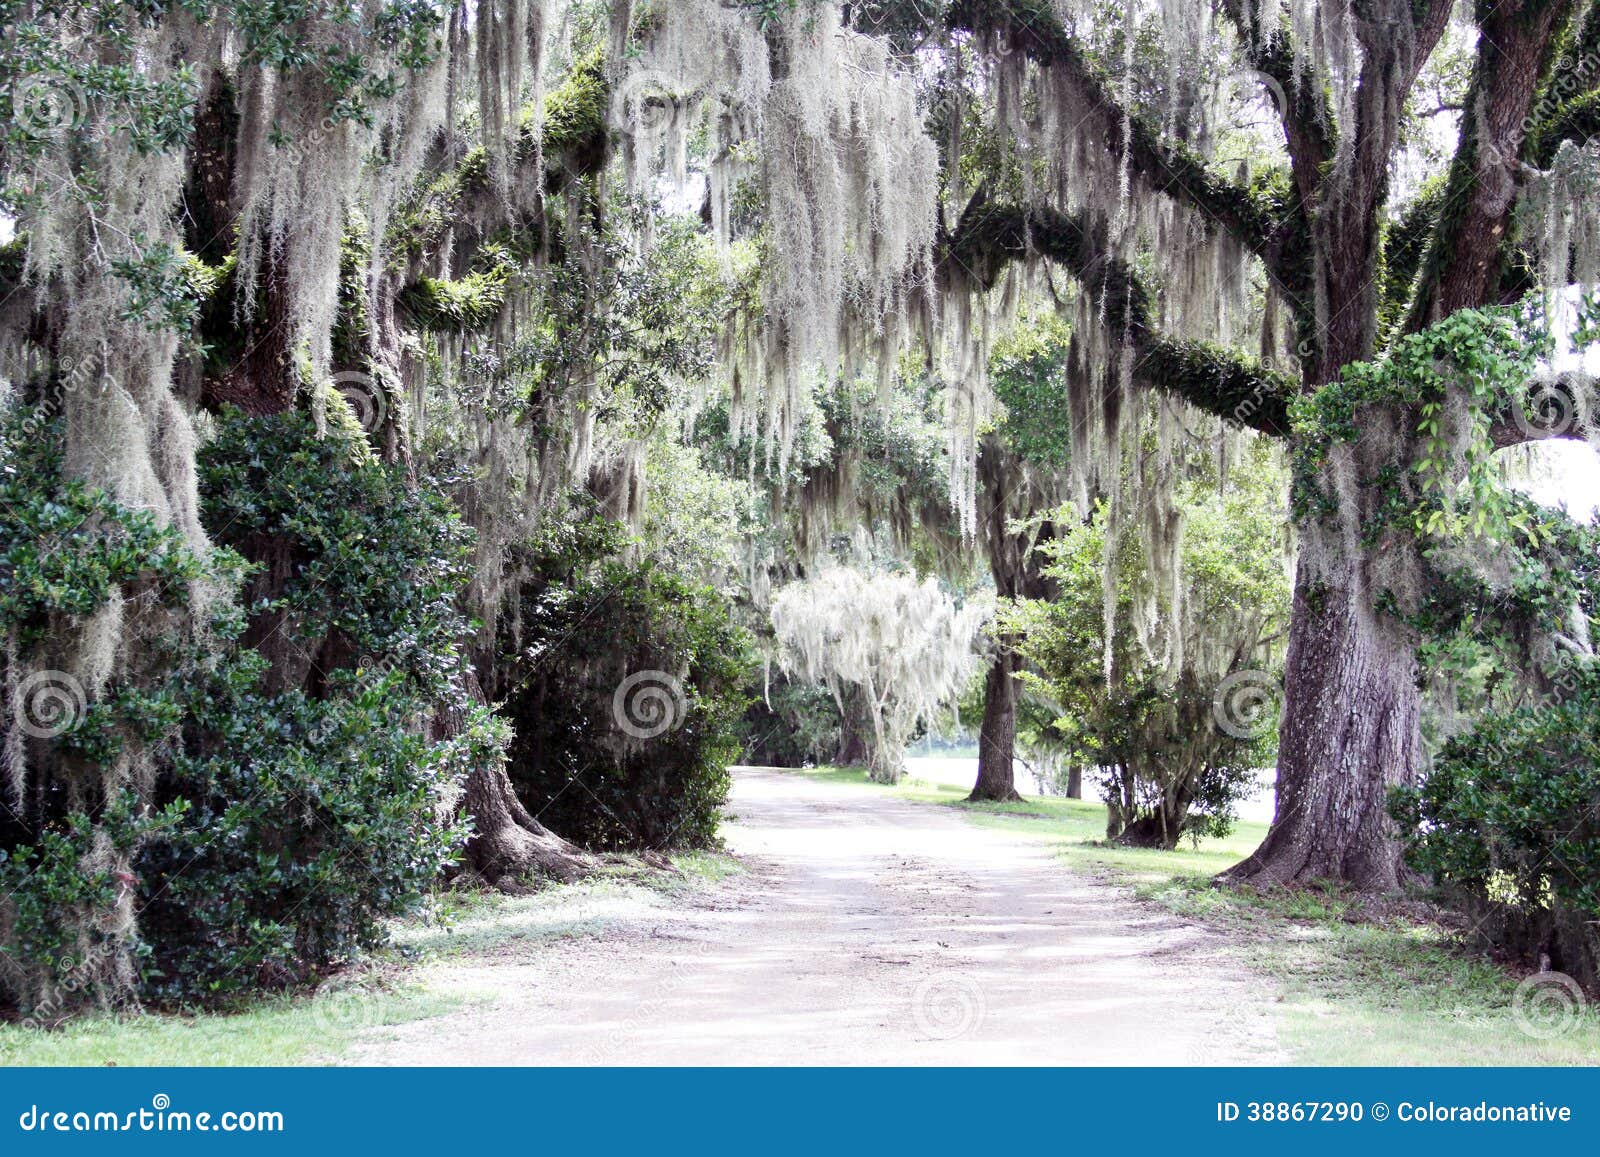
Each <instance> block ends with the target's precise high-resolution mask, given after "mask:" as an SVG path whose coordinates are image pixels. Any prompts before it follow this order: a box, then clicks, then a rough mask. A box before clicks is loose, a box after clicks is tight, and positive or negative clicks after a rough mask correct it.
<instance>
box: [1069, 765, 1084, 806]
mask: <svg viewBox="0 0 1600 1157" xmlns="http://www.w3.org/2000/svg"><path fill="white" fill-rule="evenodd" d="M1067 798H1068V799H1082V798H1083V767H1082V766H1081V765H1079V764H1076V763H1075V764H1073V765H1072V766H1071V767H1070V768H1068V769H1067Z"/></svg>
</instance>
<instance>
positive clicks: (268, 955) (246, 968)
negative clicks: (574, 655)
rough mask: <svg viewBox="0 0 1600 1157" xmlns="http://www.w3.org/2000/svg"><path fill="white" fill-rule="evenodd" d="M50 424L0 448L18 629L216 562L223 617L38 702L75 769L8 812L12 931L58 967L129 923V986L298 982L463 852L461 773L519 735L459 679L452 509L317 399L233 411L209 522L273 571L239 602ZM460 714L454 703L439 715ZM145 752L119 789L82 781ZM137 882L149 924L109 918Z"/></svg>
mask: <svg viewBox="0 0 1600 1157" xmlns="http://www.w3.org/2000/svg"><path fill="white" fill-rule="evenodd" d="M52 444H53V443H52V440H51V439H50V438H48V437H44V438H39V439H36V440H34V441H33V442H32V443H29V444H28V445H14V446H12V447H11V448H12V449H14V450H15V453H12V454H10V455H8V456H7V458H6V474H5V480H6V481H5V484H6V485H7V487H9V488H12V489H14V490H15V493H9V491H8V496H9V497H14V498H16V499H17V502H16V504H15V505H11V504H9V503H8V504H6V507H5V508H6V510H7V511H8V516H7V518H6V519H5V521H4V523H3V527H4V529H3V534H4V536H5V538H4V546H5V549H4V553H3V557H4V559H5V562H4V564H3V565H4V570H5V578H6V580H7V581H6V583H5V584H4V586H5V591H6V603H5V616H6V617H5V621H4V623H3V626H4V628H5V629H6V631H7V633H8V634H9V636H10V638H11V639H12V643H11V646H12V647H13V648H21V647H29V646H34V647H39V646H46V645H47V643H48V634H47V627H48V624H49V623H50V622H51V620H52V616H56V615H62V614H71V615H74V616H87V615H91V614H93V613H95V612H96V611H97V610H99V609H100V608H101V607H103V606H105V605H106V604H107V601H108V600H109V599H110V598H112V597H113V595H115V596H116V597H119V598H121V599H123V600H126V601H128V602H130V603H134V604H137V603H139V602H144V601H149V600H155V602H156V603H157V605H159V603H160V601H161V600H168V601H172V602H174V603H177V602H180V601H182V600H184V599H188V598H194V597H200V596H198V595H197V594H196V593H195V585H194V584H196V583H199V582H202V581H206V582H210V583H212V584H214V593H213V594H212V595H210V596H209V597H211V598H213V599H215V614H214V616H213V625H212V633H211V634H210V635H209V636H208V637H206V638H203V639H197V638H171V639H162V638H160V637H155V638H152V640H151V653H150V655H149V656H148V657H147V658H146V663H147V665H148V668H149V671H148V674H147V673H146V671H145V670H143V669H142V668H141V667H134V668H132V669H130V670H129V671H128V672H127V673H126V674H124V675H123V676H122V678H121V679H119V680H118V682H117V683H116V684H114V685H111V686H107V687H106V688H104V689H103V690H100V691H99V693H98V694H94V692H95V691H96V690H97V689H95V688H93V687H92V686H90V687H87V688H85V687H83V686H81V685H80V686H79V687H78V688H77V691H78V694H79V696H80V697H82V698H85V699H87V703H84V704H81V705H80V706H79V707H78V708H77V709H74V710H72V711H71V712H70V713H69V714H68V715H66V716H64V717H63V718H62V720H61V722H60V733H59V734H52V733H51V732H52V731H54V730H55V728H54V727H47V726H46V724H49V723H51V721H50V720H36V721H35V724H36V726H35V727H34V728H33V733H32V735H31V736H29V737H27V738H26V739H25V740H24V742H25V743H26V744H27V745H28V746H29V747H30V748H31V749H32V750H31V751H28V752H27V754H28V755H29V756H30V757H31V758H35V759H39V758H53V759H57V760H61V761H63V762H62V766H64V767H67V768H79V769H82V770H80V771H78V772H77V773H76V774H77V777H78V781H79V782H80V783H82V784H83V785H84V786H83V787H82V788H81V789H80V790H79V791H78V792H77V793H76V794H77V798H76V799H73V798H70V797H68V798H63V799H59V800H39V801H29V804H30V805H31V806H25V807H21V808H19V809H18V810H17V811H12V810H10V809H8V811H7V815H8V824H7V829H6V832H5V837H6V839H5V844H4V846H3V847H0V878H3V881H4V883H5V885H6V891H7V892H8V894H9V895H10V901H9V903H10V904H11V905H12V906H13V909H14V913H15V918H14V922H13V925H12V928H13V931H12V933H11V942H10V943H8V945H7V951H8V952H9V953H12V954H15V955H16V956H18V957H19V958H21V959H23V960H25V961H28V962H31V963H33V964H38V965H42V966H43V967H45V968H46V969H47V970H49V971H51V972H53V974H54V981H53V982H52V984H51V987H64V986H68V985H81V984H82V981H81V980H80V979H77V977H76V974H78V973H80V972H82V973H84V974H85V975H93V973H94V970H93V968H86V967H85V961H92V959H93V958H94V957H95V956H96V954H104V945H106V944H115V943H118V942H119V941H121V940H123V939H125V938H127V937H136V938H137V942H136V944H135V955H136V959H138V960H140V961H142V965H141V967H142V969H143V977H142V981H141V983H140V985H139V990H140V991H141V992H142V993H143V994H144V995H145V996H147V997H151V998H156V999H161V1000H173V1001H180V1000H181V1001H188V1000H205V999H215V998H218V997H222V996H226V995H228V994H230V993H232V992H235V991H240V990H250V989H255V988H259V987H277V986H281V985H283V984H286V983H290V982H293V981H298V980H302V979H304V978H306V977H308V976H311V975H314V974H315V973H316V972H318V971H320V970H322V969H325V968H326V967H328V966H329V965H330V964H333V963H336V962H338V961H340V960H344V959H348V958H349V957H350V955H351V954H352V953H353V952H354V951H355V950H357V949H359V948H362V947H368V946H371V945H372V944H374V943H376V942H378V941H379V940H380V939H381V937H382V922H383V920H384V919H385V918H386V917H388V916H390V915H393V914H395V913H397V912H400V911H404V910H405V909H407V908H408V907H410V906H413V905H414V904H415V903H416V902H417V901H418V900H419V898H420V897H421V895H422V894H423V892H424V891H425V890H426V889H427V888H428V887H429V886H430V885H431V884H432V883H433V881H434V880H436V879H437V878H438V876H439V874H440V872H441V871H443V870H444V869H445V867H446V866H447V865H448V864H450V863H451V862H452V861H453V859H454V858H455V856H456V854H457V851H458V849H459V846H460V842H461V839H462V838H463V836H464V834H465V833H464V830H463V829H462V828H461V826H460V824H459V821H458V820H457V819H456V817H455V798H456V795H457V792H458V789H459V785H460V783H461V781H462V780H463V779H464V777H465V776H466V774H467V773H468V772H469V771H470V770H471V768H472V767H473V766H475V765H476V764H477V763H478V762H480V761H483V760H490V759H494V758H497V757H498V751H499V749H500V748H501V747H503V745H504V742H505V736H504V733H503V728H502V727H501V726H500V725H497V724H496V723H494V722H493V721H492V720H491V719H490V718H489V717H488V716H487V714H486V713H485V712H483V711H482V710H471V709H470V708H469V705H468V704H467V703H466V702H465V700H464V698H463V688H462V675H463V666H462V662H463V661H462V656H461V651H460V645H461V643H462V641H463V639H464V637H465V635H466V626H467V625H466V623H465V622H464V621H463V620H462V619H461V617H460V614H459V612H458V611H457V610H456V598H457V595H458V593H459V590H460V587H461V585H462V583H463V582H464V581H465V570H464V562H465V557H466V554H465V552H466V549H467V546H468V543H469V538H468V536H467V535H466V533H465V532H464V531H463V530H462V528H461V526H460V523H459V519H458V518H457V517H456V516H455V515H454V514H453V512H452V511H451V510H450V508H449V507H448V505H447V504H446V503H445V502H444V500H443V499H442V498H441V497H440V496H439V495H438V494H437V493H435V492H433V491H431V490H429V489H427V488H425V487H423V488H413V487H409V486H408V485H407V484H406V481H405V478H404V474H403V472H402V471H400V470H398V469H396V468H393V467H387V466H381V465H378V464H375V463H371V462H366V463H361V464H356V463H353V462H352V461H351V455H350V453H349V446H348V444H346V443H342V442H341V441H340V440H339V439H337V438H319V437H318V436H317V435H316V433H315V431H314V429H313V426H312V423H311V420H310V417H309V416H308V415H289V416H285V417H281V418H275V419H259V420H246V419H244V418H243V417H241V416H238V415H230V416H228V417H227V419H226V420H225V421H224V423H223V425H222V430H221V433H220V435H219V436H218V437H217V438H216V439H215V440H214V441H213V442H212V443H211V444H210V445H209V446H208V447H207V448H206V450H205V452H204V454H203V456H202V463H203V487H204V490H203V498H204V512H205V517H206V521H207V523H208V525H209V526H210V528H211V530H212V533H213V535H214V537H215V538H216V540H217V541H219V542H223V543H230V544H232V545H233V546H237V547H238V548H239V551H240V552H241V553H243V554H245V555H252V554H257V553H260V552H261V550H262V549H263V544H267V543H270V544H271V550H270V554H271V558H270V561H271V563H272V564H273V566H272V567H269V568H267V569H268V570H271V571H273V572H274V573H271V574H268V573H267V571H263V570H258V571H257V572H256V573H255V574H254V575H253V576H252V577H251V578H249V579H248V580H247V589H249V590H253V591H255V592H256V597H255V598H254V599H253V600H252V601H251V603H250V604H249V607H248V611H249V613H248V616H243V615H241V614H239V613H238V612H237V611H235V610H234V609H233V608H234V604H233V603H232V601H231V597H230V596H231V591H232V589H233V586H232V585H229V582H228V580H230V579H231V580H232V583H233V584H236V583H237V578H236V577H234V576H235V574H236V571H237V569H238V556H237V555H235V554H234V553H233V552H232V551H231V550H227V549H220V550H218V551H216V552H214V553H213V556H212V557H210V558H206V559H202V558H200V557H198V556H196V555H195V554H194V553H193V552H192V551H189V550H187V549H185V548H184V547H182V546H181V544H180V543H179V542H178V541H177V540H176V536H175V534H173V533H172V532H169V531H162V530H159V529H157V528H156V527H154V525H153V524H152V523H151V521H150V519H149V516H148V515H146V514H143V513H141V512H133V511H126V510H123V509H121V508H119V507H117V506H116V505H115V504H114V503H112V502H111V501H110V500H109V499H108V498H107V497H106V496H105V495H104V494H101V493H97V492H91V491H87V490H85V489H83V488H82V487H79V486H75V485H70V484H61V483H59V482H57V481H53V479H54V478H55V477H56V475H55V474H54V470H55V456H54V454H53V453H52V452H51V450H50V447H51V445H52ZM255 561H256V562H258V563H259V562H260V561H261V560H259V559H257V560H255ZM219 568H225V569H219ZM153 621H154V622H159V621H160V620H159V619H157V620H153ZM266 651H272V652H274V653H281V652H284V651H288V652H290V653H295V654H301V655H303V656H305V659H306V662H307V663H308V664H309V665H310V666H311V667H312V668H314V669H315V677H314V678H310V677H308V678H307V679H305V680H304V681H303V682H304V685H303V686H299V685H296V686H285V685H284V680H283V678H282V669H283V665H282V664H280V665H279V667H278V668H277V673H276V676H275V675H274V668H273V665H272V664H271V663H269V661H268V658H267V657H266V653H265V652H266ZM64 677H65V674H64ZM447 711H454V712H457V713H458V714H459V715H460V716H461V719H460V721H459V722H457V723H456V724H455V725H454V726H452V727H451V728H449V733H448V735H445V734H443V733H442V732H440V731H439V729H438V728H437V727H435V722H436V720H437V719H438V717H439V716H440V715H441V713H443V712H447ZM8 750H9V751H10V754H8V757H7V758H8V762H9V761H10V760H11V759H13V758H16V754H17V751H18V750H19V749H16V748H9V745H8ZM135 758H137V759H139V761H140V764H139V766H141V767H142V768H143V770H142V772H141V773H140V774H139V775H138V776H136V777H135V778H134V779H133V781H132V782H131V784H130V786H129V787H128V788H126V789H123V790H117V791H115V792H114V793H113V794H112V795H111V796H110V798H98V797H97V796H96V794H95V793H94V792H93V791H91V790H90V789H89V785H90V784H91V783H94V782H97V780H98V779H99V776H98V775H95V774H93V773H94V772H96V771H98V770H99V769H106V768H114V767H117V766H123V765H126V764H127V763H128V762H129V761H130V760H133V759H135ZM113 849H114V850H116V851H117V852H119V853H121V854H124V855H127V856H128V857H130V860H129V863H130V867H131V869H132V870H131V871H123V870H119V869H117V868H116V867H115V866H114V858H113V856H112V855H110V854H109V852H110V851H111V850H113ZM130 900H131V901H133V902H134V903H135V905H136V907H137V909H138V911H139V924H138V927H137V930H136V931H135V930H134V928H133V927H132V926H131V922H130V921H127V920H126V919H125V918H124V917H123V916H122V915H121V914H120V912H121V910H122V906H123V905H125V904H126V903H128V902H129V901H130ZM85 926H87V927H90V928H95V927H99V928H101V929H103V935H102V936H100V937H88V938H86V937H85V935H84V933H83V928H84V927H85ZM12 979H13V980H15V978H12ZM90 995H92V994H90ZM38 998H39V992H38V991H37V990H36V991H35V992H34V993H33V1000H34V1003H36V1004H44V1005H46V1006H48V1004H49V1001H48V999H46V1000H43V1001H41V1000H39V999H38Z"/></svg>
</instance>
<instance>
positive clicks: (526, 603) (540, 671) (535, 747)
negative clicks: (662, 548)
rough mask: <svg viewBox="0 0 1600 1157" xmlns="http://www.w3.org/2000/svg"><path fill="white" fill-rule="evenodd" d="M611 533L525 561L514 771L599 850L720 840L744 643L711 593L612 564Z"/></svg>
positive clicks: (618, 543)
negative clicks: (718, 828)
mask: <svg viewBox="0 0 1600 1157" xmlns="http://www.w3.org/2000/svg"><path fill="white" fill-rule="evenodd" d="M622 545H623V540H622V536H621V532H620V528H618V527H617V526H616V525H615V524H611V523H605V522H595V521H590V522H587V523H583V524H580V525H578V526H567V527H564V528H560V529H558V530H556V531H554V532H553V533H552V534H551V535H550V536H547V537H546V538H545V539H544V540H542V541H540V542H538V543H536V544H533V545H532V546H531V547H530V548H529V551H528V554H527V558H526V560H525V562H526V567H527V573H528V574H529V575H530V576H532V577H531V579H530V581H528V582H527V584H526V585H525V586H524V588H523V590H522V592H521V612H522V613H521V623H520V629H521V634H520V637H508V638H507V639H506V644H507V646H506V647H505V648H504V650H505V652H506V655H507V663H508V665H509V670H510V671H511V676H510V677H511V679H512V680H513V686H512V690H511V692H510V694H509V697H508V700H507V703H506V711H507V714H508V716H509V718H510V719H511V722H512V724H513V726H514V728H515V732H516V735H515V738H514V740H513V742H512V747H511V765H510V774H511V779H512V782H513V783H514V784H515V785H516V788H517V790H518V793H519V794H520V795H521V796H522V798H523V802H524V803H525V804H526V806H527V807H528V810H529V811H530V812H532V813H533V814H534V815H535V816H537V817H538V818H539V819H540V820H541V822H543V823H545V824H546V825H548V826H549V827H550V828H551V829H552V830H554V831H555V832H557V833H559V834H560V835H563V836H565V837H567V838H568V839H570V840H574V841H576V842H578V843H581V844H584V845H586V846H589V847H594V848H650V849H657V850H660V849H664V848H669V847H674V846H685V847H693V846H702V845H705V844H708V843H710V842H711V841H712V840H714V838H715V835H716V825H717V815H718V809H719V808H720V806H721V805H722V803H723V801H724V800H725V799H726V797H727V792H728V782H729V781H728V773H727V765H728V763H729V762H731V761H732V760H733V759H734V758H736V757H737V755H738V751H739V743H738V737H737V730H736V728H737V723H738V720H739V717H740V715H741V713H742V712H743V710H744V707H745V702H746V700H745V697H744V694H743V687H744V685H745V680H746V677H747V675H748V672H749V669H750V664H749V660H748V654H747V652H748V642H747V640H746V638H745V636H744V633H743V632H742V631H740V630H738V629H737V628H736V627H734V626H733V625H732V624H731V622H730V621H729V607H728V604H727V601H726V600H725V599H724V598H723V597H722V596H721V595H719V594H718V593H717V592H716V591H714V590H713V589H712V588H710V587H704V586H697V585H695V584H693V583H690V582H688V581H686V580H685V579H683V578H682V577H680V576H677V575H673V574H669V573H667V572H665V571H664V570H663V569H662V568H660V567H658V566H656V565H655V563H653V562H652V561H650V560H648V559H644V560H639V561H630V560H628V559H626V558H625V557H608V556H613V555H614V554H615V552H616V551H617V550H619V549H620V548H621V547H622Z"/></svg>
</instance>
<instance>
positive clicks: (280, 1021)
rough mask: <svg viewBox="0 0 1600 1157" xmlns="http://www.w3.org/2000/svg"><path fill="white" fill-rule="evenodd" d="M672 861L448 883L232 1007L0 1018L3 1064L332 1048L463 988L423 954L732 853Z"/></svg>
mask: <svg viewBox="0 0 1600 1157" xmlns="http://www.w3.org/2000/svg"><path fill="white" fill-rule="evenodd" d="M672 866H673V868H675V869H676V871H675V872H667V871H661V870H659V869H650V868H646V867H644V866H643V865H641V864H639V863H638V862H637V861H629V860H625V859H622V858H613V859H611V860H609V861H608V862H607V864H606V865H605V867H604V868H602V870H601V872H600V873H599V874H598V875H597V876H596V877H595V878H593V879H591V880H588V881H585V882H583V883H581V884H571V885H564V886H560V887H552V888H547V889H544V890H542V891H539V892H536V893H533V894H532V895H527V896H505V895H501V894H498V893H482V892H445V893H442V894H440V895H439V896H438V897H436V899H435V902H434V905H433V909H434V910H433V911H432V912H431V913H430V914H429V915H428V916H427V917H416V918H412V919H407V920H400V921H396V923H395V925H394V927H393V935H392V940H391V944H390V945H389V947H387V948H386V949H384V950H383V951H382V952H380V953H378V954H376V955H374V956H373V957H372V958H371V959H369V960H365V961H363V962H361V964H360V965H358V966H356V967H353V968H350V969H346V970H345V971H344V972H342V973H340V974H339V975H338V976H336V977H334V978H333V979H331V980H329V981H327V982H325V983H324V984H323V985H321V986H320V987H319V988H318V990H317V991H316V992H314V993H301V994H297V995H293V996H278V997H272V998H268V999H265V1000H261V1001H258V1002H256V1003H255V1004H254V1005H252V1006H251V1007H249V1008H247V1009H245V1010H243V1011H239V1012H236V1013H219V1012H202V1013H194V1014H171V1013H151V1014H143V1015H132V1016H121V1017H117V1016H109V1015H104V1016H87V1017H81V1018H78V1019H75V1020H72V1021H69V1022H68V1023H67V1024H66V1025H64V1026H63V1027H61V1028H57V1029H51V1030H41V1029H33V1028H25V1027H23V1026H22V1025H18V1024H0V1065H95V1066H99V1065H119V1066H122V1065H303V1064H320V1063H328V1062H330V1061H335V1060H337V1059H338V1058H339V1057H340V1056H341V1055H342V1054H343V1053H344V1052H345V1051H346V1050H347V1049H348V1048H349V1047H350V1045H352V1044H353V1043H354V1042H355V1041H356V1040H357V1039H359V1038H360V1037H362V1036H364V1035H370V1034H372V1033H373V1032H375V1031H381V1029H382V1026H384V1025H393V1024H404V1023H406V1022H408V1021H415V1020H425V1019H427V1018H430V1017H435V1016H442V1015H444V1014H445V1013H448V1012H451V1011H453V1010H455V1009H457V1008H460V1007H461V1006H462V1005H463V1004H465V1003H469V1000H468V998H463V997H461V996H458V995H445V994H444V993H442V992H439V991H435V990H433V989H431V988H430V987H429V985H428V983H427V979H426V971H425V970H424V969H421V968H418V966H419V965H423V964H426V963H428V962H430V961H435V960H440V961H447V960H449V959H451V958H452V957H459V956H461V955H463V954H468V953H470V954H473V955H482V956H492V955H496V954H499V953H502V952H508V951H514V950H518V949H521V948H525V947H526V946H528V945H529V944H534V945H537V944H540V943H552V942H555V941H558V940H563V939H571V938H575V937H586V936H597V935H600V934H601V933H603V932H604V931H605V930H606V929H607V928H608V927H609V926H610V923H611V920H612V918H613V917H614V916H616V915H619V914H620V913H622V912H623V911H624V910H628V911H633V912H637V911H638V910H639V907H640V906H641V905H646V906H648V905H651V904H658V903H661V902H663V897H665V896H671V895H673V894H675V893H678V892H681V891H683V890H686V889H690V888H694V887H697V886H700V885H701V884H703V883H706V882H714V881H716V880H720V879H722V878H724V877H726V876H727V875H729V874H731V873H733V872H735V871H737V870H738V864H737V861H735V860H734V859H733V858H732V857H731V856H726V855H722V854H720V853H715V852H692V853H688V854H685V855H681V856H675V857H673V861H672Z"/></svg>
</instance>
